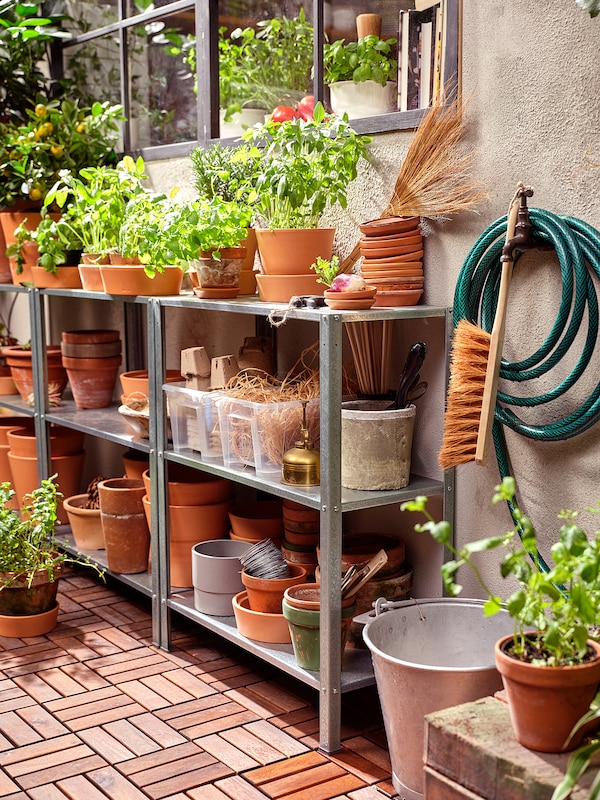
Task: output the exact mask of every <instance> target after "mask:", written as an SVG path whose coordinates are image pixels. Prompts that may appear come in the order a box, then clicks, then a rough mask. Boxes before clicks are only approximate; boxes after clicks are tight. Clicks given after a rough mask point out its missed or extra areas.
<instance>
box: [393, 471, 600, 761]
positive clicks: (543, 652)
mask: <svg viewBox="0 0 600 800" xmlns="http://www.w3.org/2000/svg"><path fill="white" fill-rule="evenodd" d="M515 491H516V485H515V481H514V478H511V477H506V478H504V480H503V481H502V484H501V485H499V486H497V487H496V490H495V495H494V497H493V502H494V503H497V502H500V501H501V500H505V501H506V502H507V503H508V504H509V508H510V509H511V513H512V516H513V520H514V522H515V526H514V528H513V530H511V531H510V532H508V533H507V534H505V535H503V536H491V537H487V538H485V539H480V540H477V541H472V542H468V543H467V544H465V545H463V546H462V547H460V548H457V547H455V546H454V544H453V542H452V531H451V529H450V525H449V523H448V522H447V521H442V522H435V521H434V520H433V518H432V517H431V515H430V514H429V512H428V511H427V507H426V503H427V498H425V497H417V498H416V499H415V500H412V501H409V502H407V503H403V504H402V506H401V509H402V510H403V511H404V510H408V511H418V512H421V513H423V514H424V515H425V517H426V520H427V521H426V522H425V523H422V524H418V525H416V526H415V530H417V531H419V532H422V531H428V532H429V533H430V534H431V535H432V536H433V538H434V539H435V541H436V542H438V543H439V544H441V545H443V546H444V547H446V548H447V549H448V550H449V551H450V553H451V554H452V555H453V558H452V559H451V560H450V561H448V562H446V563H445V564H444V565H443V567H442V578H443V581H444V586H445V589H446V592H447V593H448V595H449V596H450V597H456V596H457V595H458V594H460V592H461V590H462V587H461V586H460V585H459V584H458V583H457V582H456V580H455V579H456V577H457V573H458V571H459V570H460V569H461V567H463V566H465V565H466V566H468V567H469V568H471V569H472V570H473V572H474V574H475V576H476V578H477V581H478V583H479V585H480V586H481V589H482V591H483V593H484V595H485V596H486V598H487V599H486V601H485V604H484V613H485V615H486V616H492V615H494V614H496V613H498V612H499V611H500V610H501V609H506V610H507V611H508V613H509V615H510V616H511V617H512V618H513V619H514V623H515V629H514V633H513V634H512V635H509V636H507V637H504V638H503V639H501V640H500V641H499V642H497V644H496V649H495V656H496V666H497V669H498V671H499V672H500V674H501V675H502V680H503V683H504V686H505V688H506V692H507V698H508V705H509V710H510V714H511V721H512V725H513V729H514V733H515V737H516V739H517V741H519V743H520V744H522V745H524V746H525V747H528V748H531V749H533V750H539V751H541V752H549V753H557V752H561V751H563V750H565V749H569V748H571V749H572V748H574V747H576V746H577V745H578V744H579V743H580V741H581V731H580V732H579V736H574V737H570V733H571V730H572V728H573V726H574V725H575V723H576V722H577V721H578V720H579V719H580V718H581V717H582V716H583V714H584V713H585V712H586V711H588V709H589V706H590V703H591V701H592V700H593V698H594V696H595V694H596V689H597V687H598V683H599V682H600V644H598V641H597V640H598V627H599V625H600V568H599V564H600V530H599V531H596V532H595V533H593V534H591V535H589V536H588V535H587V534H586V533H585V531H584V530H583V528H582V527H581V526H580V525H579V524H578V523H577V517H578V512H575V511H561V513H560V514H559V519H561V520H562V525H561V527H560V529H559V531H558V536H557V538H556V541H555V542H554V544H553V545H552V547H551V549H550V552H551V555H552V561H553V563H552V564H551V565H546V564H545V563H544V562H542V560H541V557H540V555H539V552H538V550H537V537H536V532H535V529H534V527H533V525H532V523H531V520H529V518H528V517H526V516H525V515H524V514H523V513H522V512H521V510H520V508H519V507H518V504H517V503H516V501H515ZM586 510H587V511H590V512H595V513H600V503H599V505H598V507H596V508H593V509H591V508H590V509H586ZM498 547H501V548H503V549H504V550H505V555H504V557H503V559H502V561H501V563H500V574H501V576H502V577H503V578H511V579H512V580H513V581H516V589H514V591H511V593H510V594H509V595H508V597H506V598H505V599H502V598H501V597H499V596H498V595H497V594H496V593H495V592H493V591H492V590H491V589H490V588H489V587H488V585H487V584H486V582H485V581H484V579H483V577H482V575H481V573H480V571H479V569H478V566H477V563H476V554H477V553H480V552H483V551H487V550H492V549H495V548H498ZM474 556H475V558H474ZM512 585H513V584H512V583H511V586H512Z"/></svg>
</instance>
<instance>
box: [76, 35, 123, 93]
mask: <svg viewBox="0 0 600 800" xmlns="http://www.w3.org/2000/svg"><path fill="white" fill-rule="evenodd" d="M63 63H64V72H65V79H66V80H67V81H68V82H69V84H70V93H71V94H72V95H73V96H74V97H78V98H79V99H80V100H81V101H82V103H84V104H85V105H91V104H92V103H93V102H95V101H97V100H98V101H100V102H104V101H105V100H108V101H110V102H111V103H114V104H118V103H121V71H120V62H119V39H118V35H117V34H116V33H115V34H109V35H107V36H101V37H99V38H98V39H92V40H90V41H88V42H84V43H83V44H77V45H72V46H71V47H66V48H65V49H64V50H63Z"/></svg>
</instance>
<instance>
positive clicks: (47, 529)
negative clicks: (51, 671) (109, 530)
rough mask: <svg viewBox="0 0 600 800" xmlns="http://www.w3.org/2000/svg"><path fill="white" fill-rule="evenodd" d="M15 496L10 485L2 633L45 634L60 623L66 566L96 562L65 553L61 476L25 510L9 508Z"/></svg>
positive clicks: (45, 483) (3, 546)
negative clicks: (60, 531) (60, 537)
mask: <svg viewBox="0 0 600 800" xmlns="http://www.w3.org/2000/svg"><path fill="white" fill-rule="evenodd" d="M14 495H15V492H14V489H12V488H11V485H10V483H3V484H1V485H0V533H1V535H0V635H2V636H15V637H21V638H23V637H29V636H40V635H42V634H44V633H48V632H49V631H51V630H52V628H54V626H55V625H56V621H57V616H58V604H57V602H56V594H57V590H58V580H59V578H60V577H61V574H62V572H63V568H64V565H65V564H66V563H72V564H85V565H90V562H89V560H88V559H85V558H79V557H72V556H69V555H68V554H66V553H63V552H60V550H59V543H58V541H57V539H56V525H57V524H58V520H57V516H56V512H57V505H58V501H59V500H60V499H61V498H62V495H61V494H60V492H59V491H58V488H57V485H56V475H53V476H52V477H51V478H48V479H47V480H42V482H41V485H40V486H39V487H38V488H36V489H34V491H33V492H31V494H29V495H26V496H25V497H24V498H23V503H22V508H21V510H20V512H19V511H16V510H14V509H11V508H9V507H8V506H9V504H10V502H11V500H12V498H13V497H14ZM98 572H99V573H100V574H102V571H100V570H98Z"/></svg>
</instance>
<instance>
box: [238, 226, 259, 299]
mask: <svg viewBox="0 0 600 800" xmlns="http://www.w3.org/2000/svg"><path fill="white" fill-rule="evenodd" d="M240 247H243V248H244V249H245V250H246V255H245V256H244V260H243V262H242V272H250V273H252V270H253V269H254V261H255V258H256V250H257V242H256V231H255V230H254V228H248V236H246V238H245V239H243V240H242V241H241V242H240ZM244 294H245V293H244Z"/></svg>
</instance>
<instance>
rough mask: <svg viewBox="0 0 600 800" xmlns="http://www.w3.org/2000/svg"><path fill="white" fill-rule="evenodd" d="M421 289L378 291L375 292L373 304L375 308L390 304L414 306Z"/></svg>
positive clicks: (421, 291) (421, 292) (419, 297)
mask: <svg viewBox="0 0 600 800" xmlns="http://www.w3.org/2000/svg"><path fill="white" fill-rule="evenodd" d="M422 294H423V289H397V290H394V291H385V290H384V291H380V292H377V297H376V298H375V306H376V307H377V308H386V307H390V306H416V305H417V303H418V302H419V300H420V299H421V296H422Z"/></svg>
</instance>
